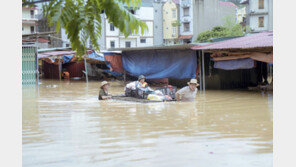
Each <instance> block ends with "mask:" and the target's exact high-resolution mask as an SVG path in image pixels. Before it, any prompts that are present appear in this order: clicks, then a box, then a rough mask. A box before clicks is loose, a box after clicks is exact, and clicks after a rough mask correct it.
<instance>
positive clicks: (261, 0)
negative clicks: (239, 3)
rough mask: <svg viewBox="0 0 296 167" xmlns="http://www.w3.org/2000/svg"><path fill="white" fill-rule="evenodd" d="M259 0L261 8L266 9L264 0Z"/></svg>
mask: <svg viewBox="0 0 296 167" xmlns="http://www.w3.org/2000/svg"><path fill="white" fill-rule="evenodd" d="M258 2H259V5H258V7H259V9H264V0H259V1H258Z"/></svg>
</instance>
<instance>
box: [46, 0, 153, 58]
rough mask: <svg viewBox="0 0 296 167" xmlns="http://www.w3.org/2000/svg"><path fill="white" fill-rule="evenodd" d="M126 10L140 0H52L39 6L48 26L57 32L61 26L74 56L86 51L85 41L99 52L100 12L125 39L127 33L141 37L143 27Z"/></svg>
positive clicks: (133, 6) (135, 6)
mask: <svg viewBox="0 0 296 167" xmlns="http://www.w3.org/2000/svg"><path fill="white" fill-rule="evenodd" d="M124 4H126V5H127V7H128V8H133V9H134V8H137V7H139V5H140V4H141V0H52V1H50V2H49V3H48V4H46V5H44V6H43V15H44V16H45V17H47V20H48V22H49V25H50V26H52V25H56V31H57V32H59V30H60V28H61V27H63V28H64V29H65V32H66V34H67V37H68V39H69V40H70V42H71V47H72V49H73V50H75V51H76V52H77V53H76V54H77V55H78V56H81V55H84V54H85V53H86V51H87V48H86V46H87V41H88V39H90V41H91V43H92V44H93V46H94V48H95V49H97V50H99V45H98V42H97V41H98V39H99V38H100V37H101V29H102V21H103V20H102V19H101V14H102V13H104V14H105V15H106V18H107V19H108V21H109V22H112V23H113V25H114V26H115V27H117V28H118V29H119V30H120V31H121V32H122V33H123V34H124V35H125V37H127V36H128V35H129V34H130V33H135V34H138V33H139V32H141V34H144V31H147V30H148V27H147V25H146V24H145V23H144V22H142V21H140V20H139V19H137V18H136V17H135V16H133V14H131V13H130V12H129V11H128V9H127V8H126V7H125V5H124Z"/></svg>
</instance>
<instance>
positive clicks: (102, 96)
mask: <svg viewBox="0 0 296 167" xmlns="http://www.w3.org/2000/svg"><path fill="white" fill-rule="evenodd" d="M109 86H110V84H109V83H108V82H107V81H103V82H102V83H101V87H100V88H101V89H100V92H99V97H98V99H99V100H106V99H111V98H112V96H111V95H110V94H108V89H109Z"/></svg>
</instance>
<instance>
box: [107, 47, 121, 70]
mask: <svg viewBox="0 0 296 167" xmlns="http://www.w3.org/2000/svg"><path fill="white" fill-rule="evenodd" d="M104 57H105V62H106V64H107V62H108V63H109V64H110V70H111V71H112V72H117V73H123V71H124V70H123V67H122V61H121V55H120V54H118V53H112V52H106V53H104ZM107 65H108V64H107Z"/></svg>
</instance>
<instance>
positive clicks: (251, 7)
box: [241, 0, 273, 32]
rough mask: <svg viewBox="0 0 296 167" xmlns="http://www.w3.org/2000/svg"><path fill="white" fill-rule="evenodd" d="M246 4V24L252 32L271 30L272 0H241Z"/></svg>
mask: <svg viewBox="0 0 296 167" xmlns="http://www.w3.org/2000/svg"><path fill="white" fill-rule="evenodd" d="M241 4H247V9H246V11H247V25H248V26H250V28H251V30H252V31H253V32H260V31H272V30H273V0H243V1H242V2H241Z"/></svg>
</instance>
